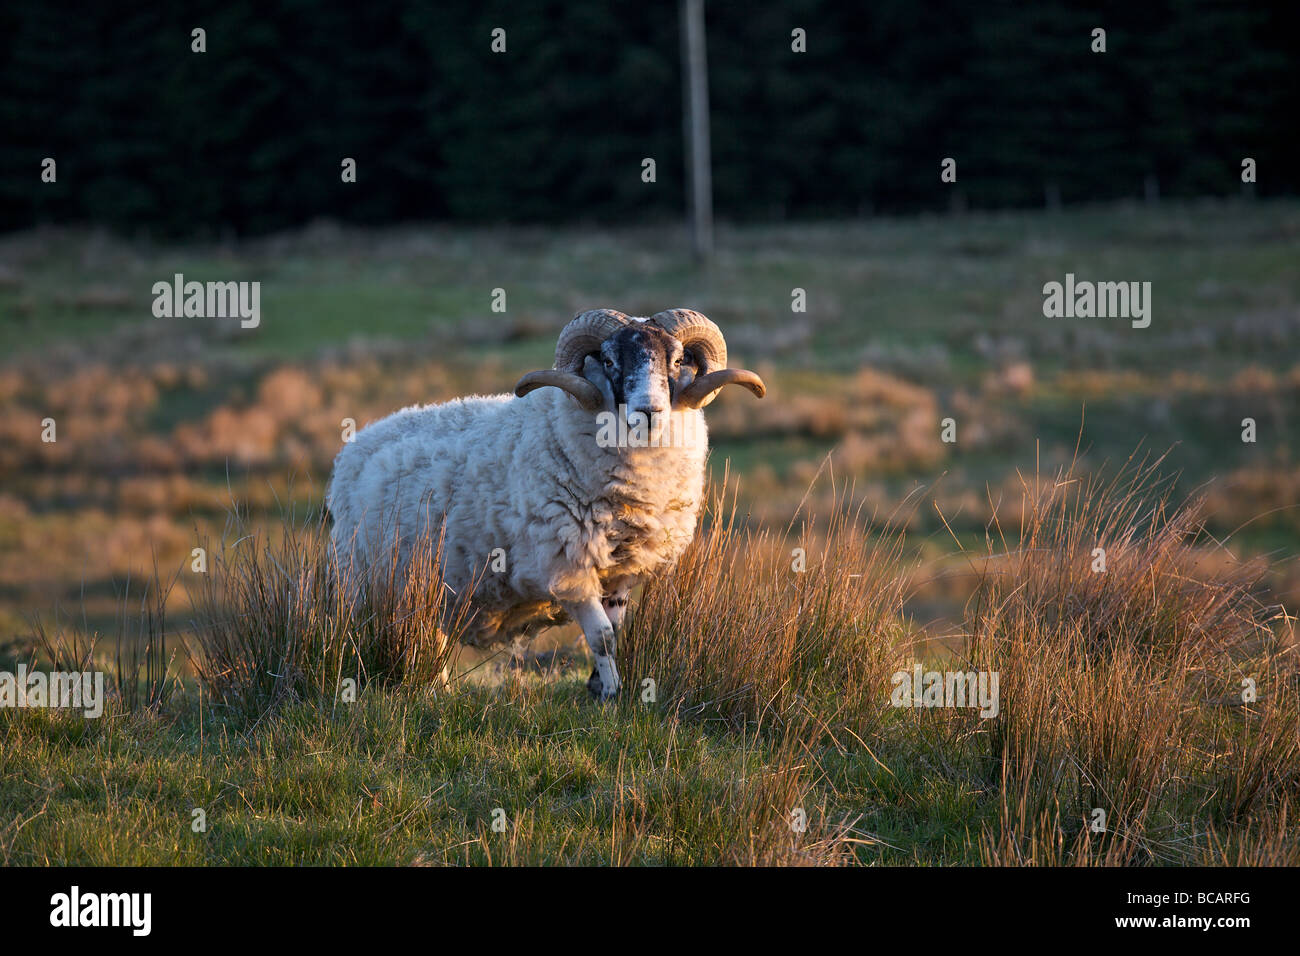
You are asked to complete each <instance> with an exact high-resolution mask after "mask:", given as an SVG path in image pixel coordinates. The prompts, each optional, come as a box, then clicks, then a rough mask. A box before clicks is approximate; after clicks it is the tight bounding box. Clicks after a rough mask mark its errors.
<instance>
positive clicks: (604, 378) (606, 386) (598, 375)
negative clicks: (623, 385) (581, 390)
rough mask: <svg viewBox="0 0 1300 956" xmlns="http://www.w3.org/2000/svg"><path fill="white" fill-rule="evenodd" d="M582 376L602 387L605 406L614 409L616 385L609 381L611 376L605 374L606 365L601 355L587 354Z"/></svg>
mask: <svg viewBox="0 0 1300 956" xmlns="http://www.w3.org/2000/svg"><path fill="white" fill-rule="evenodd" d="M582 377H583V378H585V379H586V380H587V381H588V382H590V383H591V384H592V385H594V386H596V388H598V389H600V394H601V398H602V399H603V401H604V407H605V408H611V409H612V408H613V407H614V387H613V386H612V385H610V383H609V376H608V375H606V374H605V367H604V366H603V365H602V364H601V362H600V357H599V356H597V355H588V356H587V358H586V359H585V360H584V361H583V363H582Z"/></svg>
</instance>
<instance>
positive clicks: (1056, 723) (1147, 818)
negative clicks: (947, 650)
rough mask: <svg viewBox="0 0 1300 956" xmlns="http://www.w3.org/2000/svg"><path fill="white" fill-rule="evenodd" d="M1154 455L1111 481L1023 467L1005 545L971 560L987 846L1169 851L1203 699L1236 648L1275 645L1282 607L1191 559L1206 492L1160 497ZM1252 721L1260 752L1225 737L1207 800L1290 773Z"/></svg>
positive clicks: (1040, 856)
mask: <svg viewBox="0 0 1300 956" xmlns="http://www.w3.org/2000/svg"><path fill="white" fill-rule="evenodd" d="M1158 464H1159V462H1158V460H1157V462H1155V463H1151V464H1148V463H1146V462H1143V463H1140V464H1132V463H1130V465H1129V466H1127V467H1126V468H1125V469H1123V470H1121V472H1120V473H1119V474H1118V475H1117V476H1116V477H1115V478H1113V479H1110V480H1105V479H1101V478H1092V479H1088V480H1083V479H1079V478H1076V477H1074V476H1073V475H1072V474H1071V473H1070V472H1069V471H1064V472H1062V473H1060V474H1058V475H1057V477H1056V478H1055V479H1048V480H1042V479H1040V478H1038V477H1035V478H1034V479H1033V480H1032V481H1027V480H1026V481H1023V482H1022V485H1023V489H1024V494H1023V507H1022V511H1021V522H1020V528H1019V533H1018V535H1017V536H1016V540H1015V542H1014V546H1013V547H1008V548H1005V549H1004V550H1005V555H1004V556H1002V557H1000V558H995V557H994V556H993V555H992V554H991V553H990V555H989V558H988V561H987V563H986V564H985V566H984V571H983V578H982V580H981V582H980V587H979V590H978V592H977V595H976V597H975V598H974V599H973V601H972V608H971V611H970V623H969V627H970V632H971V645H970V658H971V662H972V664H973V666H975V667H977V668H979V669H982V670H987V671H996V672H997V673H998V674H999V685H1000V707H999V713H998V714H997V716H996V717H994V718H992V719H990V720H988V721H979V722H978V723H979V725H980V726H979V727H978V730H979V732H980V733H981V734H982V736H983V738H984V740H985V741H986V745H987V756H988V758H989V761H990V780H991V782H992V783H993V784H994V785H995V787H996V788H997V793H998V796H999V812H998V817H997V821H996V823H995V824H994V825H992V826H991V827H989V828H986V830H985V832H984V833H983V834H982V836H981V842H980V850H981V856H982V858H983V859H984V861H985V862H988V863H1011V864H1019V863H1024V862H1030V861H1032V862H1036V863H1067V862H1068V863H1083V864H1098V863H1100V864H1140V863H1158V862H1167V861H1169V860H1171V859H1174V858H1176V857H1177V856H1178V855H1179V853H1180V852H1181V850H1180V848H1177V847H1174V846H1172V844H1171V842H1170V841H1171V839H1172V834H1174V833H1176V832H1177V831H1178V830H1179V823H1180V817H1183V816H1185V815H1186V814H1187V813H1189V812H1192V811H1194V809H1195V804H1196V800H1197V796H1196V794H1195V793H1194V792H1193V790H1192V788H1191V787H1190V786H1189V778H1190V776H1191V775H1192V774H1193V773H1196V772H1199V771H1200V770H1202V769H1203V764H1204V753H1205V748H1206V747H1207V746H1212V744H1210V743H1209V742H1208V740H1209V738H1207V735H1206V720H1207V718H1206V712H1207V707H1206V703H1207V701H1211V700H1216V699H1218V698H1220V697H1222V696H1223V695H1224V694H1229V695H1230V693H1231V691H1232V689H1233V688H1234V687H1236V688H1238V689H1240V678H1241V676H1242V674H1243V673H1244V672H1245V671H1244V669H1245V668H1247V667H1248V666H1249V662H1250V661H1251V660H1252V659H1253V657H1254V656H1255V655H1257V654H1259V653H1260V652H1261V651H1265V650H1267V649H1269V648H1271V647H1274V646H1275V644H1276V638H1275V632H1274V626H1275V625H1276V623H1277V620H1278V616H1279V610H1278V609H1276V608H1272V607H1269V606H1267V605H1265V604H1263V603H1262V602H1261V601H1260V600H1259V599H1258V597H1257V596H1256V593H1255V585H1256V581H1255V580H1253V579H1252V578H1251V577H1250V576H1249V575H1247V574H1246V573H1245V572H1240V571H1238V570H1234V569H1231V568H1229V569H1228V570H1223V569H1222V567H1221V566H1216V567H1215V568H1214V569H1213V570H1210V571H1206V570H1204V569H1203V568H1202V567H1200V566H1198V556H1199V555H1200V554H1203V551H1199V550H1198V549H1196V548H1194V547H1193V544H1194V543H1203V540H1202V535H1203V527H1202V525H1203V516H1202V499H1200V498H1197V497H1193V498H1191V499H1189V500H1187V501H1186V502H1184V503H1182V504H1180V505H1178V506H1176V507H1174V506H1171V505H1170V503H1169V483H1168V482H1166V481H1163V480H1162V479H1160V478H1159V476H1158V475H1157V473H1156V467H1157V466H1158ZM994 526H995V527H996V528H997V530H998V533H999V535H1000V536H1001V531H1002V529H1001V527H1000V526H999V525H998V524H997V519H996V517H995V519H994ZM1002 540H1003V541H1004V542H1005V536H1002ZM1095 549H1103V550H1104V557H1103V554H1102V552H1101V551H1098V550H1095ZM990 551H991V548H990ZM1103 562H1104V563H1103ZM1284 688H1285V683H1284V682H1278V683H1275V684H1274V687H1273V692H1274V693H1278V692H1282V691H1283V689H1284ZM1228 699H1229V702H1231V701H1232V698H1231V697H1230V696H1229V698H1228ZM1236 702H1237V703H1238V704H1239V703H1240V702H1241V701H1240V697H1237V698H1236ZM1288 709H1289V710H1290V711H1291V713H1292V714H1294V705H1291V706H1290V707H1289V708H1288ZM1294 726H1295V725H1294V723H1293V724H1292V732H1294ZM1258 733H1260V734H1261V736H1262V739H1263V740H1264V741H1267V742H1268V746H1267V747H1266V748H1265V750H1264V752H1263V753H1261V752H1260V751H1258V750H1255V751H1251V752H1249V753H1241V752H1237V753H1236V754H1235V756H1234V757H1233V758H1232V759H1234V760H1235V761H1236V766H1234V768H1233V771H1232V772H1231V774H1230V775H1229V776H1230V778H1231V782H1228V781H1225V783H1224V786H1223V787H1222V788H1220V790H1216V792H1215V794H1213V795H1212V796H1211V797H1208V798H1206V799H1212V800H1214V801H1216V803H1217V805H1218V806H1219V807H1220V810H1221V812H1222V810H1224V809H1229V808H1231V809H1230V811H1229V812H1237V813H1239V812H1241V811H1242V809H1243V808H1249V807H1251V806H1254V805H1255V803H1256V801H1257V800H1258V798H1259V797H1260V795H1261V794H1263V793H1264V792H1266V784H1267V783H1268V782H1269V781H1270V780H1272V779H1273V778H1274V775H1275V774H1276V773H1278V772H1281V773H1282V774H1284V775H1287V774H1294V773H1295V770H1296V759H1295V754H1294V748H1292V749H1291V750H1288V749H1287V748H1286V746H1285V744H1284V743H1283V739H1282V735H1280V734H1279V733H1278V732H1277V728H1276V726H1274V725H1273V724H1270V723H1268V722H1267V720H1265V722H1264V723H1263V725H1262V727H1261V729H1260V730H1259V731H1258ZM1274 758H1276V759H1279V760H1280V761H1281V765H1280V766H1278V767H1272V763H1271V762H1272V761H1273V759H1274ZM1216 760H1219V762H1221V759H1219V758H1216ZM1266 764H1267V765H1268V766H1269V767H1271V769H1266V768H1265V765H1266ZM1287 767H1289V769H1285V768H1287ZM1182 822H1183V823H1185V820H1183V821H1182Z"/></svg>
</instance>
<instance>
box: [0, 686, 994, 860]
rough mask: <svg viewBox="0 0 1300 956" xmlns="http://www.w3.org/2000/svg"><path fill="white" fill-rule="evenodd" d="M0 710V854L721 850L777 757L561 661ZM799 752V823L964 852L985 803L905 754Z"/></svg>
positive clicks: (935, 854)
mask: <svg viewBox="0 0 1300 956" xmlns="http://www.w3.org/2000/svg"><path fill="white" fill-rule="evenodd" d="M0 727H2V728H3V730H2V731H0V734H2V736H3V743H4V747H3V753H2V754H0V803H2V804H3V805H4V806H6V807H9V808H13V810H14V811H16V813H15V815H14V817H13V818H12V819H11V820H9V821H8V823H7V825H6V826H5V827H4V828H3V829H0V861H3V862H4V863H5V864H8V865H12V864H51V863H54V864H69V863H77V864H90V865H159V864H161V865H171V864H227V865H230V864H248V863H257V864H281V865H285V864H411V863H430V864H437V863H491V862H496V863H502V862H512V863H521V862H524V863H540V862H548V863H562V862H567V863H585V864H599V863H608V862H613V861H617V862H621V863H642V864H710V863H713V864H716V863H725V862H736V861H737V860H738V857H737V856H736V854H737V852H738V851H739V850H740V849H741V848H742V847H743V846H744V844H745V843H746V842H747V838H748V836H749V834H748V833H747V832H742V831H744V829H745V828H746V827H747V826H749V825H751V824H752V822H753V821H752V818H751V817H750V815H749V812H748V810H747V808H746V807H745V806H744V803H745V793H746V790H747V787H748V786H749V783H748V781H750V780H751V778H754V777H757V776H761V775H763V774H764V773H769V772H771V767H772V765H773V764H774V763H775V762H777V761H776V757H775V750H776V746H775V745H774V744H773V743H772V742H771V741H770V740H769V739H767V738H765V737H764V736H763V735H761V734H755V733H749V734H741V735H737V734H732V733H728V732H726V731H724V730H722V729H721V728H718V727H710V726H708V725H702V724H699V723H694V724H693V723H683V722H681V721H680V720H677V719H674V717H673V716H672V715H671V714H669V713H667V712H665V710H664V709H663V708H659V707H655V706H653V705H643V704H641V703H639V702H636V701H625V702H624V703H623V704H621V705H620V706H618V707H597V706H594V705H592V704H589V703H588V702H587V700H586V691H585V689H584V687H583V683H582V679H581V677H580V675H578V674H576V673H574V672H569V673H567V674H562V675H559V676H556V677H551V678H543V677H540V676H536V675H532V676H527V677H520V678H516V677H512V678H510V685H509V687H508V688H506V689H486V688H481V687H479V688H474V687H470V688H465V689H462V690H460V691H459V692H457V693H453V694H451V695H448V696H444V697H443V698H442V699H435V698H433V697H432V696H431V695H429V694H426V693H422V692H417V691H407V690H393V691H376V692H369V691H368V692H366V693H364V694H362V696H361V698H360V700H359V701H358V702H356V703H355V704H351V705H348V704H339V705H338V706H337V708H332V709H331V708H326V707H315V706H311V705H305V704H304V705H297V706H294V707H290V708H287V709H286V710H284V711H283V712H280V713H277V714H276V715H274V716H272V717H269V718H267V719H266V720H264V721H262V722H260V724H259V725H258V726H256V727H255V728H254V729H252V730H251V731H250V730H249V728H248V726H246V725H245V726H239V725H236V726H231V725H229V724H227V723H224V722H222V721H221V720H219V719H214V718H213V717H212V716H211V713H210V711H209V713H208V714H206V715H205V718H204V721H203V723H202V725H200V722H199V720H198V716H197V703H196V702H195V701H190V703H189V705H188V706H187V707H185V708H184V709H183V716H182V717H180V718H179V719H175V720H171V719H164V718H157V717H151V716H140V715H136V716H118V717H112V718H109V719H105V720H103V721H100V722H94V721H89V722H88V721H83V720H81V719H80V718H76V717H67V716H60V715H52V714H50V713H48V712H23V713H19V714H17V715H6V716H5V719H4V720H3V721H0ZM815 757H816V759H817V760H818V761H819V762H821V763H823V764H824V765H825V766H826V769H827V779H826V780H825V782H824V783H823V784H822V785H821V786H820V787H816V788H812V789H811V790H810V791H809V792H808V796H807V799H806V800H805V801H802V803H801V805H806V806H807V807H808V813H809V830H810V831H812V830H814V829H816V827H817V826H818V825H819V824H820V822H821V819H820V818H821V816H822V815H823V814H830V815H833V816H846V815H847V816H850V817H853V816H858V815H859V814H863V815H864V816H863V819H862V821H860V827H867V826H868V822H867V821H870V826H869V827H868V828H870V829H877V830H879V831H881V832H880V837H881V839H882V840H884V841H887V842H889V843H892V844H893V845H894V846H896V847H898V848H899V849H898V850H896V851H895V850H891V849H890V848H889V847H887V846H885V845H884V844H883V843H871V844H862V845H859V848H858V854H859V858H860V859H861V860H863V861H864V862H865V861H871V860H878V861H886V860H890V861H894V862H907V861H909V860H912V859H923V860H925V861H927V862H932V863H940V862H961V861H963V860H966V861H969V860H970V859H971V856H970V853H969V851H968V850H963V849H962V847H961V846H960V843H961V838H962V834H963V832H964V830H965V828H966V827H967V826H969V825H970V824H971V823H972V822H973V820H975V819H976V818H977V816H978V812H979V810H980V807H979V805H978V801H976V800H975V799H974V798H973V796H972V794H971V793H969V792H968V791H966V790H965V789H963V788H962V787H961V786H959V785H957V784H955V783H952V782H936V781H930V782H929V783H928V785H926V786H924V787H918V786H917V785H918V784H919V783H920V780H919V778H920V777H921V775H922V774H921V771H920V769H919V766H918V765H915V764H914V765H913V767H912V769H910V770H908V769H906V767H905V765H903V764H901V763H900V765H899V772H901V773H902V774H903V776H902V777H901V779H900V778H899V777H897V776H895V775H894V774H890V773H889V772H887V771H885V770H884V769H882V768H881V766H880V765H878V764H876V763H875V762H874V761H873V760H872V759H871V758H869V757H868V756H867V755H866V754H865V753H864V752H862V751H860V750H858V751H856V752H848V751H837V750H835V749H833V748H829V749H827V750H826V751H824V752H822V753H818V754H816V755H815ZM891 804H892V805H891ZM196 808H201V809H202V810H203V811H205V813H206V819H207V829H206V832H195V831H194V830H193V824H194V821H195V819H196V818H195V816H194V810H195V809H196ZM497 808H501V809H502V810H504V811H505V819H506V821H507V828H506V830H505V832H494V831H493V829H492V822H493V811H494V810H495V809H497ZM873 808H875V809H873ZM790 809H794V808H793V807H791V808H790ZM987 811H988V807H985V812H987ZM973 812H974V814H975V815H974V816H973V815H972V813H973ZM921 818H924V824H925V825H924V827H923V828H922V829H920V830H915V829H914V825H915V823H916V822H917V821H918V820H919V819H921ZM768 822H769V823H770V824H772V825H776V821H775V820H769V821H768ZM788 839H789V842H790V844H791V846H792V847H796V846H797V845H798V842H799V841H798V839H797V838H796V836H795V834H793V832H791V833H790V834H789V836H788ZM611 852H613V853H614V855H613V856H611Z"/></svg>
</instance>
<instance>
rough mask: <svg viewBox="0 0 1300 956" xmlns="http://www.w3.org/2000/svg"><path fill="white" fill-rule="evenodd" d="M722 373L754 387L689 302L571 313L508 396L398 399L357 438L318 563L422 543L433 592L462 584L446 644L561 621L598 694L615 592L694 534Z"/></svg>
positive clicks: (338, 475)
mask: <svg viewBox="0 0 1300 956" xmlns="http://www.w3.org/2000/svg"><path fill="white" fill-rule="evenodd" d="M731 384H738V385H743V386H745V387H746V388H748V389H749V390H750V391H751V392H753V393H754V394H755V395H756V396H758V397H760V398H761V397H763V395H764V394H765V392H766V387H765V386H764V384H763V381H762V380H761V379H760V378H759V377H758V375H756V374H755V373H753V372H750V371H747V370H743V369H732V368H728V367H727V345H726V341H725V340H724V339H723V336H722V332H721V331H720V330H719V329H718V327H717V326H716V325H715V324H714V323H713V322H711V321H710V320H709V319H708V318H706V317H705V316H703V315H701V314H700V313H698V312H694V311H691V310H689V309H670V310H667V311H664V312H659V313H657V314H656V315H653V316H650V317H649V318H644V319H642V318H632V317H629V316H627V315H624V314H623V313H622V312H616V311H614V310H612V309H597V310H593V311H590V312H584V313H582V314H581V315H579V316H577V317H576V318H575V319H573V321H571V322H569V323H568V324H567V325H566V326H565V327H564V329H563V330H562V331H561V333H560V336H559V340H558V342H557V343H556V347H555V367H554V368H551V369H545V370H541V371H536V372H530V373H529V374H527V375H525V376H524V377H523V378H522V379H520V380H519V383H518V384H517V385H516V386H515V393H514V395H513V396H511V395H493V396H473V397H469V398H462V399H456V400H454V401H450V402H445V403H443V404H438V405H429V406H423V407H419V406H413V407H411V408H405V409H402V410H401V411H399V412H396V413H394V414H392V415H390V416H388V417H387V418H384V419H381V420H380V421H378V422H375V423H373V424H371V425H369V426H367V427H365V428H363V429H362V430H361V431H359V432H358V433H357V434H356V437H355V438H354V440H353V441H352V442H351V443H349V444H347V445H345V446H344V448H343V450H342V451H341V452H339V454H338V457H337V459H336V460H335V462H334V473H333V476H332V478H331V481H330V486H329V489H328V492H327V505H328V509H329V512H330V514H331V516H332V519H333V522H334V524H333V529H332V530H331V544H332V548H333V551H334V554H335V556H336V560H339V561H340V562H342V563H343V564H344V565H345V566H346V568H348V569H350V571H351V572H357V571H362V570H365V571H369V572H372V573H373V572H374V571H375V570H376V569H384V570H387V571H392V570H400V568H396V567H395V563H396V564H397V565H401V566H405V563H406V562H409V560H410V556H411V553H412V549H413V547H414V545H415V543H416V542H417V541H421V540H424V541H429V540H435V539H436V540H437V541H438V542H439V551H438V553H439V560H440V564H441V567H440V570H441V573H442V580H443V583H444V585H445V586H446V587H448V588H450V589H451V591H452V592H453V593H456V594H463V595H468V598H467V602H468V604H469V615H468V624H467V625H465V626H464V627H463V628H462V629H461V639H462V640H463V641H465V642H466V643H470V644H476V645H480V646H483V645H491V644H494V643H497V642H500V641H505V640H509V639H512V638H514V637H516V636H519V635H526V634H531V633H533V632H535V631H536V630H538V629H539V628H541V627H544V626H547V625H550V624H555V623H560V622H561V621H564V620H568V619H572V620H575V621H577V623H578V625H579V626H580V627H581V628H582V632H583V635H584V636H585V637H586V639H587V642H588V644H589V645H590V647H591V650H592V653H593V654H594V655H595V668H594V669H593V671H592V674H591V678H590V679H589V680H588V681H587V689H588V690H589V691H590V692H591V694H592V696H593V697H595V698H596V699H598V700H606V699H608V698H610V697H613V696H614V695H615V694H616V693H617V692H618V690H619V687H620V680H619V676H618V670H617V668H616V667H615V664H614V652H615V646H616V641H617V635H618V634H619V632H620V630H621V628H622V622H623V617H624V613H625V610H626V607H627V600H628V592H629V591H630V590H631V589H632V588H633V587H635V586H636V584H637V583H638V582H639V581H642V580H643V579H645V578H646V577H647V576H650V575H653V574H655V573H657V572H661V571H663V570H665V569H667V568H669V567H671V566H672V565H673V564H674V563H675V562H676V560H677V559H678V557H679V556H680V555H681V553H682V551H683V550H684V549H685V548H686V546H687V545H688V544H689V543H690V541H691V539H692V537H693V536H694V533H695V525H696V518H697V515H698V513H699V509H700V500H701V495H702V493H703V486H704V467H705V458H706V455H707V452H708V438H707V432H706V428H705V425H704V416H703V412H702V411H701V409H702V408H703V407H704V406H705V405H707V404H708V403H709V402H710V401H712V400H713V398H714V397H715V395H716V394H717V392H718V390H719V389H721V388H723V387H724V386H726V385H731ZM348 579H350V580H358V579H359V578H358V576H357V575H356V574H355V573H352V574H349V575H348Z"/></svg>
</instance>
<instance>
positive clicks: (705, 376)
mask: <svg viewBox="0 0 1300 956" xmlns="http://www.w3.org/2000/svg"><path fill="white" fill-rule="evenodd" d="M649 321H651V322H653V323H654V324H655V325H657V326H659V327H660V328H661V329H663V330H664V331H665V332H667V333H668V334H669V335H671V336H673V337H674V338H675V339H677V341H679V342H681V343H682V345H683V346H684V347H685V348H688V349H690V350H691V352H692V354H694V355H695V356H696V357H698V358H699V360H700V365H701V372H700V375H699V376H698V377H697V378H696V379H695V380H694V381H693V382H691V383H690V384H689V385H687V386H686V387H685V388H683V389H682V390H681V391H680V392H679V393H678V395H677V403H678V404H679V405H681V406H682V407H683V408H703V407H704V406H705V405H707V404H709V402H711V401H713V399H714V398H715V397H716V396H717V393H718V389H720V388H722V387H723V386H724V385H743V386H745V387H746V388H747V389H749V390H750V391H751V392H753V393H754V394H755V395H756V396H758V397H759V398H762V397H763V396H764V395H765V394H767V386H766V385H764V384H763V380H762V379H761V378H759V377H758V376H757V375H756V374H755V373H753V372H751V371H748V370H747V369H738V368H727V341H726V339H724V338H723V337H722V330H721V329H719V328H718V327H717V326H716V325H715V324H714V323H713V322H712V321H711V320H710V319H709V318H708V317H707V316H704V315H701V314H700V313H699V312H696V311H694V310H692V309H667V310H665V311H663V312H656V313H655V314H654V315H652V316H650V320H649Z"/></svg>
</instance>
